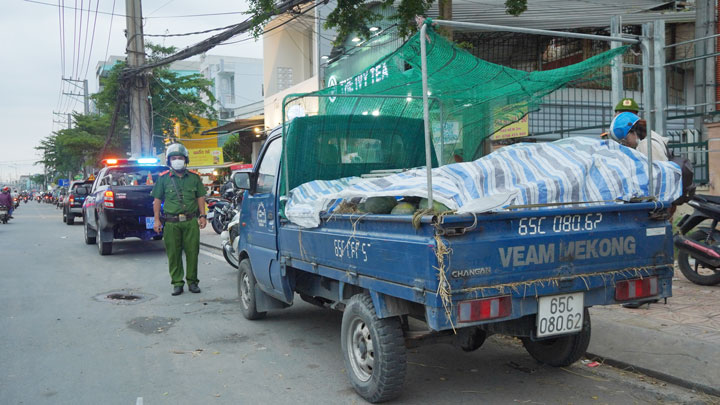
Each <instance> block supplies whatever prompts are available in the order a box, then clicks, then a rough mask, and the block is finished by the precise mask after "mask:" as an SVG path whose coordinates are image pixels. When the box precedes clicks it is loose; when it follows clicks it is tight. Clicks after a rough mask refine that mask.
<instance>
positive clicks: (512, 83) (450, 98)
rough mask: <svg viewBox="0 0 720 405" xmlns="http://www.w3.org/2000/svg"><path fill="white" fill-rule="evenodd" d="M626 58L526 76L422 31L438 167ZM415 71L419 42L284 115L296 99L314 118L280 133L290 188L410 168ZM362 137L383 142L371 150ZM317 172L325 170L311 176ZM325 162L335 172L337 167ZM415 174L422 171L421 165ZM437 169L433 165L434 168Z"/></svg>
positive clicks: (475, 152) (417, 89)
mask: <svg viewBox="0 0 720 405" xmlns="http://www.w3.org/2000/svg"><path fill="white" fill-rule="evenodd" d="M626 50H627V47H619V48H616V49H612V50H610V51H607V52H604V53H602V54H599V55H596V56H594V57H592V58H589V59H587V60H585V61H583V62H580V63H577V64H574V65H570V66H566V67H562V68H559V69H553V70H547V71H536V72H526V71H522V70H516V69H512V68H508V67H504V66H500V65H497V64H493V63H490V62H486V61H484V60H481V59H479V58H477V57H475V56H473V55H472V54H470V53H469V52H467V51H465V50H463V49H460V48H458V47H457V46H455V45H454V44H453V43H451V42H449V41H448V40H447V39H445V38H444V37H442V36H441V35H439V34H437V33H436V32H435V31H434V30H433V29H432V28H430V27H428V30H427V76H428V95H429V97H430V100H429V105H430V125H431V128H430V130H431V133H432V140H433V146H434V151H435V153H436V154H437V161H439V163H440V164H445V163H450V162H452V161H455V160H464V161H469V160H474V159H476V158H478V157H480V156H482V144H483V141H484V140H485V139H486V138H487V137H489V136H490V135H492V134H493V133H494V132H496V131H498V130H499V129H501V128H502V127H503V126H505V125H507V124H509V123H512V122H514V121H517V120H519V119H521V118H522V117H523V116H525V115H526V114H528V113H529V112H530V111H533V110H537V109H538V108H539V106H540V103H541V101H542V98H543V97H544V96H546V95H548V94H549V93H552V92H553V91H555V90H557V89H559V88H562V87H563V86H566V85H568V84H569V83H571V82H573V81H576V80H579V79H583V78H587V77H591V76H592V75H593V74H595V73H597V72H600V69H601V68H603V67H605V66H607V65H608V64H610V62H611V60H612V58H614V57H615V56H617V55H619V54H621V53H623V52H625V51H626ZM421 63H422V62H421V53H420V34H419V33H417V34H415V35H414V36H412V37H411V38H410V39H408V41H407V42H405V43H404V44H403V45H402V46H401V47H400V48H398V49H397V50H396V51H394V52H392V53H390V54H388V55H386V56H384V57H383V58H381V59H379V60H378V61H377V62H375V63H373V64H372V65H371V66H369V67H367V68H366V69H365V70H363V71H362V72H361V73H359V74H357V75H356V76H353V77H351V78H349V79H346V80H343V81H341V82H340V83H338V84H337V85H335V86H331V87H327V88H325V89H322V90H320V91H317V92H314V93H309V94H304V95H299V96H297V95H295V96H292V98H290V97H289V98H288V99H286V100H285V103H284V107H285V108H288V107H289V106H290V105H291V103H292V102H293V101H294V100H297V99H299V98H313V97H314V98H317V102H318V115H317V116H316V117H312V120H307V118H310V117H306V119H305V120H301V119H296V120H295V121H297V124H295V125H290V126H289V127H286V135H287V136H286V144H287V146H288V147H289V148H290V149H289V150H292V151H293V152H292V153H290V154H289V155H288V160H287V163H288V167H287V169H288V170H286V173H288V174H289V176H290V177H291V179H290V182H289V184H290V185H291V186H296V185H298V184H300V183H298V182H303V181H310V180H317V179H331V178H339V177H344V176H347V175H359V174H363V173H367V171H366V170H370V169H382V168H400V167H407V165H416V164H417V163H418V162H417V160H416V158H417V157H418V156H419V152H418V149H417V148H414V147H409V145H410V142H408V140H409V139H414V140H416V142H418V143H420V144H421V145H420V148H424V132H423V126H422V119H423V103H422V72H421ZM354 117H364V118H363V119H361V120H358V119H355V118H354ZM303 121H305V122H304V123H303ZM373 122H374V123H373ZM359 123H361V124H359ZM358 125H359V126H358ZM302 128H304V129H306V130H307V129H309V128H310V129H312V133H311V134H304V135H302V134H299V132H298V130H300V129H302ZM318 128H323V130H317V129H318ZM368 128H371V130H370V131H369V130H368ZM368 131H369V132H368ZM383 131H385V132H383ZM390 133H393V134H407V135H408V136H407V137H406V138H403V139H404V141H403V147H402V148H401V147H400V146H398V144H397V142H396V143H394V144H393V141H388V140H387V139H389V138H388V137H390V138H392V136H394V135H389V134H390ZM368 134H374V135H378V136H381V137H385V138H384V139H385V140H384V141H381V142H380V143H377V142H376V143H373V142H371V141H369V140H368V139H369V138H368ZM381 134H382V135H381ZM295 137H302V138H303V139H302V140H301V139H299V138H297V139H294V138H295ZM308 137H310V138H313V139H312V140H311V141H310V140H308ZM358 139H360V140H361V141H358ZM398 139H399V138H398ZM308 143H311V144H312V145H310V144H308ZM360 144H362V145H360ZM320 145H324V147H321V146H320ZM332 145H334V146H335V147H334V148H333V147H331V146H332ZM341 145H345V148H346V151H345V152H343V151H338V150H337V149H336V148H338V147H341ZM347 145H354V146H353V147H351V148H350V149H352V148H361V149H363V148H364V149H363V150H364V152H362V153H361V152H360V151H359V150H350V149H348V148H347ZM406 146H407V148H406ZM298 148H299V149H298ZM378 148H381V150H380V149H378ZM393 148H394V149H393ZM297 150H302V151H303V154H302V155H301V158H299V159H296V158H291V157H290V155H295V154H297ZM338 153H339V155H338ZM363 153H364V155H363ZM378 153H379V154H380V155H378ZM379 156H382V158H380V157H379ZM320 162H321V163H322V165H323V167H324V168H319V167H311V166H313V165H315V164H316V163H320ZM328 162H336V163H337V164H336V165H335V166H337V167H335V166H333V165H330V164H328ZM362 164H365V165H362ZM421 164H422V165H424V160H423V162H421ZM436 164H437V163H436V161H435V160H433V165H436ZM345 165H354V167H349V166H348V167H346V166H345ZM331 166H332V167H331Z"/></svg>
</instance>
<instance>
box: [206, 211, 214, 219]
mask: <svg viewBox="0 0 720 405" xmlns="http://www.w3.org/2000/svg"><path fill="white" fill-rule="evenodd" d="M214 216H215V211H210V212H208V213H207V219H213V217H214Z"/></svg>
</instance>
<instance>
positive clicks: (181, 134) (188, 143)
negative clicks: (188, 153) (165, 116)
mask: <svg viewBox="0 0 720 405" xmlns="http://www.w3.org/2000/svg"><path fill="white" fill-rule="evenodd" d="M193 118H195V119H196V120H197V121H198V125H193V124H192V123H191V122H190V121H188V120H178V121H176V122H175V136H176V137H177V138H178V141H180V143H182V144H183V145H185V147H186V148H188V149H199V148H217V146H218V144H217V134H209V135H200V134H201V133H202V132H203V131H207V130H208V129H211V128H215V127H217V125H218V124H217V121H215V120H209V119H207V118H203V117H198V116H193ZM208 138H209V139H208Z"/></svg>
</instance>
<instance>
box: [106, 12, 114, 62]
mask: <svg viewBox="0 0 720 405" xmlns="http://www.w3.org/2000/svg"><path fill="white" fill-rule="evenodd" d="M114 19H115V0H113V8H112V14H110V29H109V30H108V40H107V46H105V58H103V62H105V61H107V57H108V52H109V51H110V37H111V34H112V25H113V20H114Z"/></svg>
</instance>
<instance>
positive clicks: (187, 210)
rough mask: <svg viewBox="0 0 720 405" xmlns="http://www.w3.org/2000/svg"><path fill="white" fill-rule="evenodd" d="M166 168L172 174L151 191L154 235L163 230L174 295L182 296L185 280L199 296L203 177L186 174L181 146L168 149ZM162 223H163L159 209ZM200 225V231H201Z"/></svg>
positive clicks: (185, 155) (160, 178) (165, 174)
mask: <svg viewBox="0 0 720 405" xmlns="http://www.w3.org/2000/svg"><path fill="white" fill-rule="evenodd" d="M166 154H167V164H168V166H170V167H171V170H168V171H165V172H163V173H161V174H160V176H158V180H157V182H156V183H155V186H154V187H153V190H152V193H151V194H152V196H153V197H155V200H153V212H154V214H155V227H154V229H155V232H158V233H159V232H160V230H161V229H163V241H164V242H165V251H166V252H167V256H168V264H169V267H170V278H171V282H172V285H173V292H172V295H180V294H182V292H183V285H184V284H185V283H184V282H183V276H185V280H187V284H188V290H190V292H193V293H199V292H200V287H198V282H199V280H198V278H197V267H198V254H199V253H200V229H202V228H205V226H206V225H207V216H206V215H205V187H203V184H202V181H201V179H200V176H198V175H197V174H195V173H193V172H190V171H189V170H187V164H188V162H189V160H190V159H189V156H188V151H187V149H186V148H185V146H183V145H182V144H179V143H176V144H172V145H170V146H169V147H168V149H167V152H166ZM163 203H164V206H163V212H164V214H163V220H164V223H161V222H160V208H161V206H162V204H163ZM198 225H199V228H200V229H199V228H198ZM183 251H185V261H186V262H187V273H185V272H184V271H183V260H182V252H183Z"/></svg>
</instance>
